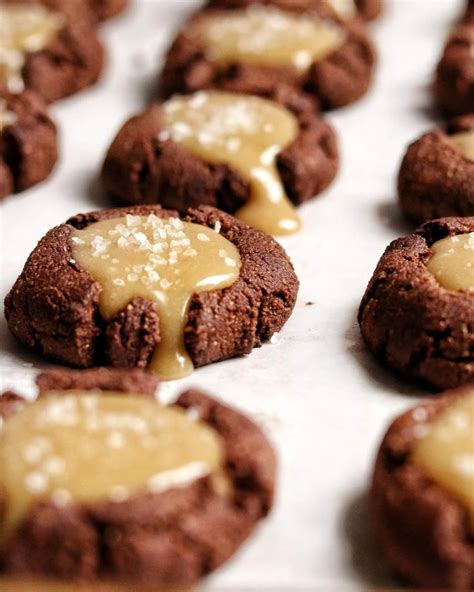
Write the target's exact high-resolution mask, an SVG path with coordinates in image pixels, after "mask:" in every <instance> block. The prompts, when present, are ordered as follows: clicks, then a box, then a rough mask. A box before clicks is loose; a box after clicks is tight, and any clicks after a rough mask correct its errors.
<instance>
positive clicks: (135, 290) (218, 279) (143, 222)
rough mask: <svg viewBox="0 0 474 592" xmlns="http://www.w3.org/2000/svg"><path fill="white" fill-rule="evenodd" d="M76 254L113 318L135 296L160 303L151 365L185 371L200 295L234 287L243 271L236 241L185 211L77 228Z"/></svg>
mask: <svg viewBox="0 0 474 592" xmlns="http://www.w3.org/2000/svg"><path fill="white" fill-rule="evenodd" d="M71 248H72V252H73V256H74V258H75V260H76V261H77V262H78V263H79V264H80V265H81V266H82V267H83V268H84V269H85V270H86V271H87V272H88V273H89V274H90V275H91V276H92V277H93V278H95V279H96V280H97V281H98V282H99V283H100V285H101V287H102V293H101V295H100V310H101V314H102V316H103V318H104V319H106V320H108V321H110V320H111V319H112V318H114V317H115V315H117V314H118V313H119V312H120V311H122V310H123V309H125V307H126V306H127V305H128V304H129V303H130V302H131V301H132V300H133V299H134V298H143V299H144V300H148V301H151V302H153V304H154V305H155V307H156V310H157V312H158V316H159V319H160V335H161V341H160V343H159V345H158V347H157V348H156V351H155V353H154V356H153V358H152V361H151V369H152V370H153V371H154V372H156V373H157V374H159V376H160V377H161V378H163V379H167V380H172V379H176V378H181V377H183V376H186V375H188V374H190V373H191V372H192V369H193V364H192V361H191V358H190V357H189V355H188V353H187V351H186V348H185V344H184V329H185V326H186V324H187V314H188V308H189V304H190V301H191V298H192V296H193V294H196V293H199V292H211V291H213V290H221V289H223V288H227V287H229V286H231V285H232V284H233V283H234V282H235V281H236V280H237V279H238V277H239V274H240V266H241V262H240V255H239V252H238V250H237V248H236V247H235V246H234V245H233V244H232V243H231V242H229V241H228V240H227V239H225V238H224V237H223V236H221V235H220V234H219V233H218V232H216V231H215V230H213V229H210V228H208V227H205V226H201V225H200V224H192V223H187V222H182V221H181V220H180V219H179V218H158V217H157V216H155V215H154V214H150V215H149V216H133V215H127V216H125V217H121V218H112V219H109V220H103V221H101V222H96V223H95V224H91V225H90V226H88V227H86V228H85V229H84V230H75V229H73V230H72V233H71Z"/></svg>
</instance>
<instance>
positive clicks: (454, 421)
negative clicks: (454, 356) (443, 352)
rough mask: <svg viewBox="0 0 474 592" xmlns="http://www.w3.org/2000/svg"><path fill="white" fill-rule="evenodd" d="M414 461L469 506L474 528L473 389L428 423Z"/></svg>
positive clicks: (467, 507) (468, 509)
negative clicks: (425, 433)
mask: <svg viewBox="0 0 474 592" xmlns="http://www.w3.org/2000/svg"><path fill="white" fill-rule="evenodd" d="M413 462H415V463H416V464H417V465H418V466H419V467H420V468H421V469H422V471H423V472H424V473H425V474H426V475H428V476H429V477H430V478H431V479H433V481H435V482H436V483H438V484H439V485H440V486H441V487H442V488H443V489H445V490H446V491H448V492H449V493H450V494H451V495H452V496H453V497H455V498H456V499H458V500H459V501H460V502H461V503H462V504H463V505H464V506H465V507H466V509H467V511H468V512H469V515H470V517H471V522H472V529H473V531H474V390H472V391H471V393H470V394H469V395H468V396H466V397H463V398H462V399H460V400H459V401H457V402H456V403H454V404H453V405H451V406H450V407H449V408H448V409H447V410H446V411H444V412H443V413H441V415H440V416H439V417H438V418H437V419H436V420H435V421H434V422H433V423H432V424H431V425H429V426H428V432H427V435H426V436H424V437H423V438H422V439H421V440H420V441H419V442H418V444H417V446H416V448H415V451H414V453H413Z"/></svg>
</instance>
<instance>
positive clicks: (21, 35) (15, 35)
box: [0, 3, 65, 93]
mask: <svg viewBox="0 0 474 592" xmlns="http://www.w3.org/2000/svg"><path fill="white" fill-rule="evenodd" d="M64 24H65V21H64V17H63V16H62V15H60V14H58V13H56V12H52V11H50V10H48V9H47V8H45V7H44V6H41V5H37V4H24V3H18V4H12V5H7V6H5V5H2V6H0V81H4V82H5V83H6V85H7V88H8V90H10V92H15V93H18V92H21V91H22V90H23V89H24V81H23V77H22V69H23V66H24V65H25V59H26V56H27V55H28V54H30V53H35V52H38V51H41V50H43V49H45V48H46V47H47V46H48V45H49V44H50V43H51V41H52V40H53V39H54V38H55V37H56V35H57V34H58V33H59V31H60V30H61V28H62V27H63V26H64Z"/></svg>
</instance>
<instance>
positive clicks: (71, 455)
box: [0, 392, 226, 541]
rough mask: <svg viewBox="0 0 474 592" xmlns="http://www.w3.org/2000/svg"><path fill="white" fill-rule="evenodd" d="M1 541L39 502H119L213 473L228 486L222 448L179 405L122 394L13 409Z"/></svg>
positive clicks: (61, 398) (4, 437)
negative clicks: (163, 404)
mask: <svg viewBox="0 0 474 592" xmlns="http://www.w3.org/2000/svg"><path fill="white" fill-rule="evenodd" d="M0 460H1V462H0V485H1V487H2V491H4V493H5V499H6V509H5V514H4V515H3V516H2V520H1V523H2V528H1V532H2V535H1V540H2V541H5V540H6V538H7V536H8V535H9V534H10V533H11V532H12V531H13V530H14V529H15V526H16V525H17V524H19V523H21V520H22V519H23V518H24V517H25V516H26V514H27V512H28V510H29V509H30V508H31V506H32V505H33V504H34V503H35V502H37V501H52V502H53V503H54V504H56V505H59V506H64V505H68V504H70V503H76V504H93V503H96V502H102V501H112V502H113V501H116V502H119V501H124V500H125V499H129V498H130V497H132V496H134V495H136V494H138V493H145V492H151V493H161V492H163V491H166V490H168V489H171V488H174V487H183V486H186V485H189V484H190V483H192V482H193V481H195V480H196V479H199V478H202V477H204V476H208V475H211V476H213V477H215V478H216V487H217V488H218V489H219V490H220V489H221V488H220V485H224V486H226V479H225V478H224V477H223V473H222V467H223V464H224V446H223V443H222V441H221V438H220V436H219V435H218V434H217V432H215V431H214V430H213V429H212V428H210V427H209V426H207V425H206V424H205V423H203V422H201V421H200V420H198V419H196V418H195V417H194V416H193V415H192V414H190V413H187V412H186V411H185V410H183V409H181V408H179V407H175V406H173V407H163V406H161V405H160V404H159V403H158V402H157V401H156V400H154V399H152V398H146V397H129V396H125V395H124V394H123V393H109V394H107V395H106V396H104V395H103V394H100V393H96V394H92V393H91V392H89V393H86V392H84V393H82V392H81V393H77V392H76V393H73V394H65V393H54V392H51V393H50V394H49V395H48V396H46V397H43V398H41V399H39V400H38V401H36V402H35V403H34V404H32V405H27V406H25V407H24V408H23V409H21V410H19V411H17V412H16V413H13V414H12V415H11V416H9V417H8V418H7V419H6V420H5V424H4V427H3V430H2V433H1V436H0Z"/></svg>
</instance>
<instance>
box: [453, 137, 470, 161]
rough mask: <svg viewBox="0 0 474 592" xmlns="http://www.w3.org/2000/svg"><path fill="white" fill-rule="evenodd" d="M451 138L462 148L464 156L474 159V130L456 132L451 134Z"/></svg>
mask: <svg viewBox="0 0 474 592" xmlns="http://www.w3.org/2000/svg"><path fill="white" fill-rule="evenodd" d="M449 139H450V141H451V142H453V143H454V144H455V145H456V147H457V148H459V150H461V152H462V153H463V154H464V156H466V157H467V158H469V159H470V160H474V130H471V131H468V132H461V133H459V134H454V135H453V136H449Z"/></svg>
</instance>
